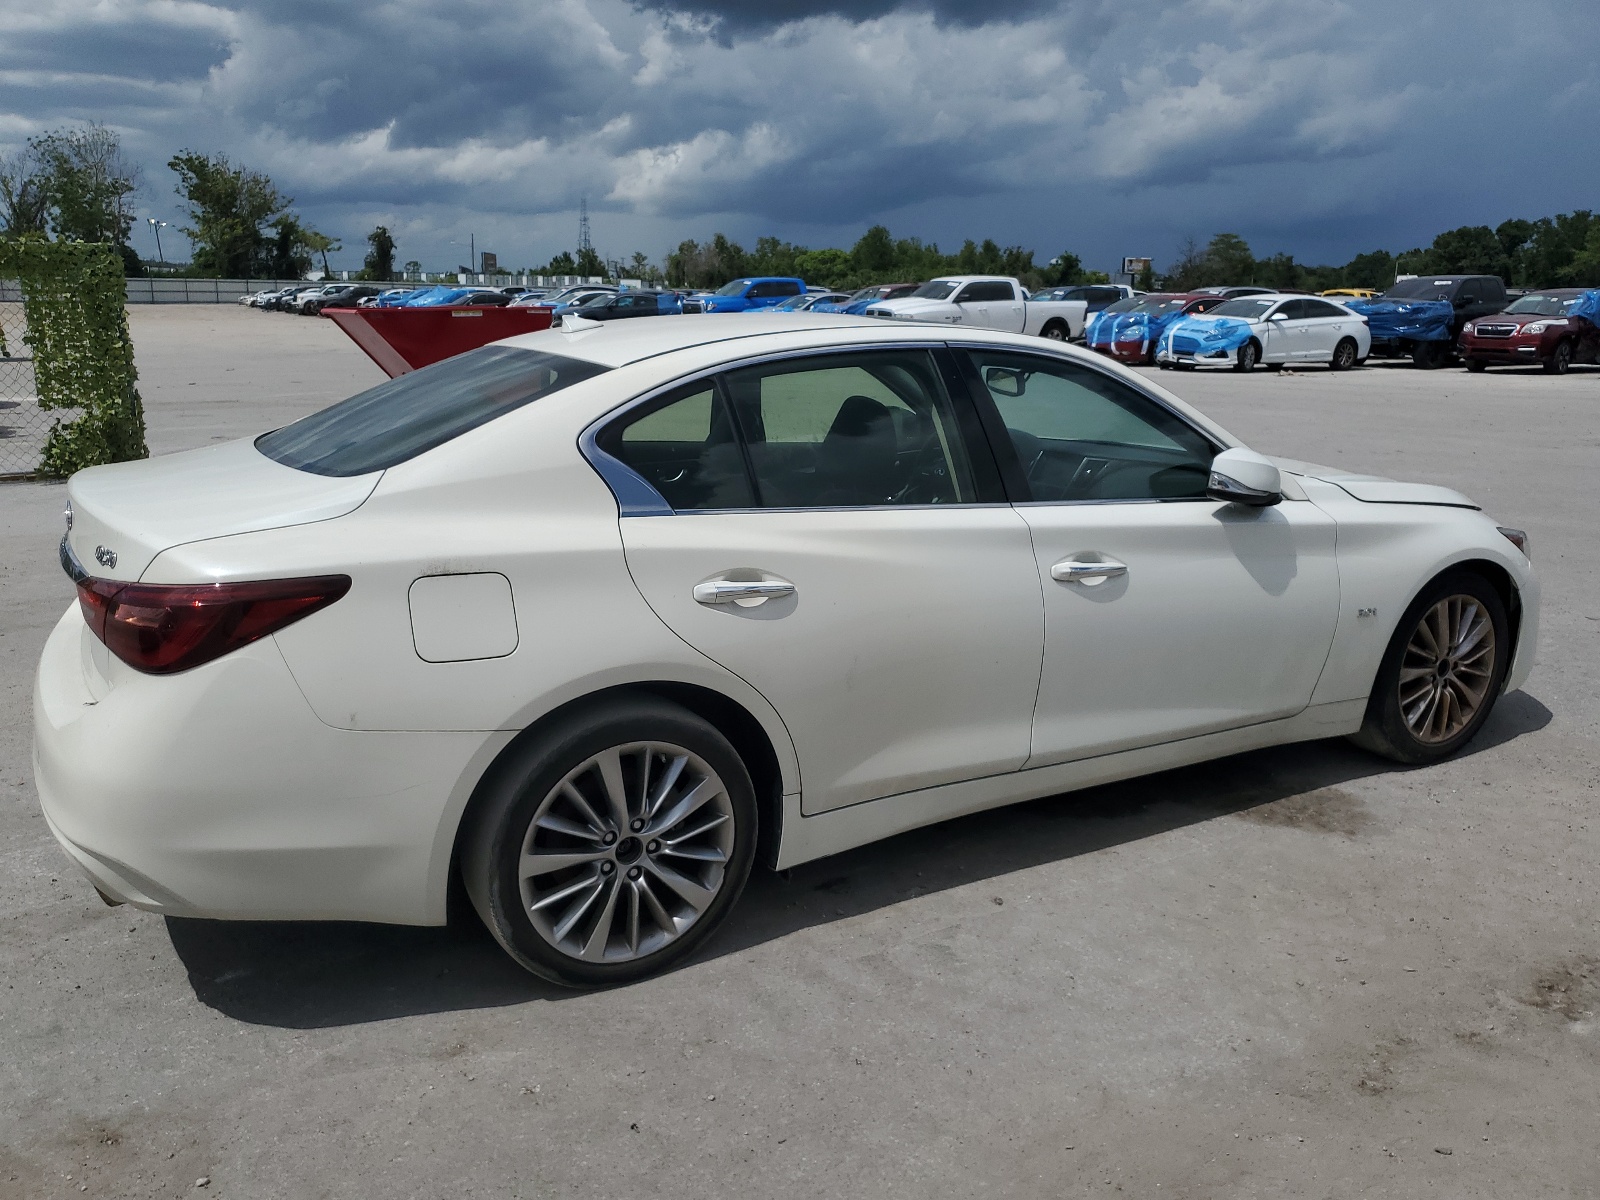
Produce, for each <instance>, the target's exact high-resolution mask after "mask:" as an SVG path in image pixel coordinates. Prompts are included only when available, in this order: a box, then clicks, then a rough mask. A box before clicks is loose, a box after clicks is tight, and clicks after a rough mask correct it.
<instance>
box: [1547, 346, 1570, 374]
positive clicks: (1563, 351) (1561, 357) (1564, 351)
mask: <svg viewBox="0 0 1600 1200" xmlns="http://www.w3.org/2000/svg"><path fill="white" fill-rule="evenodd" d="M1571 366H1572V343H1571V342H1562V343H1561V344H1560V345H1558V346H1557V347H1556V351H1555V353H1554V354H1552V355H1551V356H1550V357H1549V358H1547V359H1545V360H1544V369H1545V371H1547V372H1548V373H1549V374H1551V375H1565V374H1566V373H1567V370H1568V368H1569V367H1571Z"/></svg>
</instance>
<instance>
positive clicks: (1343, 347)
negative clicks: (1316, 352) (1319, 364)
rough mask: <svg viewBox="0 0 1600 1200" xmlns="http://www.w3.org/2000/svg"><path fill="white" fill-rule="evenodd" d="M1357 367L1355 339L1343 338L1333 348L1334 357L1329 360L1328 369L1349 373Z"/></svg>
mask: <svg viewBox="0 0 1600 1200" xmlns="http://www.w3.org/2000/svg"><path fill="white" fill-rule="evenodd" d="M1355 365H1356V343H1355V339H1354V338H1342V339H1340V341H1339V344H1338V345H1337V346H1335V347H1334V348H1333V357H1332V358H1331V359H1329V360H1328V367H1329V369H1330V370H1334V371H1348V370H1349V369H1350V368H1351V367H1353V366H1355Z"/></svg>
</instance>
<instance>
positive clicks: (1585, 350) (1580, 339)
mask: <svg viewBox="0 0 1600 1200" xmlns="http://www.w3.org/2000/svg"><path fill="white" fill-rule="evenodd" d="M1583 294H1584V289H1583V288H1546V289H1545V290H1543V291H1540V292H1529V293H1528V294H1527V295H1526V296H1523V297H1522V298H1520V299H1519V300H1517V301H1516V302H1515V303H1514V304H1510V305H1507V306H1506V310H1505V312H1502V313H1496V314H1495V315H1494V316H1492V317H1479V318H1477V319H1476V320H1473V321H1468V322H1467V323H1466V325H1465V326H1463V327H1462V330H1461V343H1460V349H1461V357H1462V358H1464V359H1466V360H1467V370H1469V371H1482V370H1484V369H1486V368H1487V367H1489V366H1490V365H1491V364H1492V365H1495V366H1508V365H1510V364H1512V363H1539V364H1540V365H1541V366H1543V367H1544V369H1545V370H1546V371H1549V372H1550V373H1551V374H1554V375H1565V374H1566V372H1567V368H1568V367H1570V366H1571V365H1572V364H1573V363H1592V362H1600V328H1596V327H1595V324H1594V322H1592V321H1590V320H1588V319H1587V318H1585V317H1569V316H1567V310H1568V309H1570V308H1571V307H1572V306H1573V305H1574V304H1576V303H1577V302H1578V299H1579V297H1581V296H1582V295H1583Z"/></svg>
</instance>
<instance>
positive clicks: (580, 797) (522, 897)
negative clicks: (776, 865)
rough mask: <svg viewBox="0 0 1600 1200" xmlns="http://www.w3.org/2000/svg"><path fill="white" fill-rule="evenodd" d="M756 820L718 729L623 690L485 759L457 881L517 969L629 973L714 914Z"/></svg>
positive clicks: (725, 899)
mask: <svg viewBox="0 0 1600 1200" xmlns="http://www.w3.org/2000/svg"><path fill="white" fill-rule="evenodd" d="M756 820H757V816H756V802H755V791H754V788H753V787H752V785H751V782H750V775H749V772H748V771H747V770H746V769H745V766H744V763H743V761H742V760H741V759H740V758H739V755H738V753H737V751H735V750H734V748H733V747H732V746H731V745H730V744H729V743H728V741H727V739H726V738H724V737H723V736H722V734H721V733H719V732H718V731H717V730H716V729H715V728H714V727H713V726H711V725H710V724H708V723H707V722H705V721H703V720H701V719H700V718H699V717H697V716H695V715H694V714H693V713H690V712H688V711H687V710H685V709H682V708H679V707H678V706H677V705H673V704H668V703H666V702H664V701H661V700H657V699H654V698H652V697H629V698H624V699H621V700H617V701H614V702H612V703H611V704H608V705H606V706H605V707H602V708H595V709H591V710H588V711H584V712H579V713H578V714H576V715H574V716H570V717H567V718H565V719H563V720H561V721H558V722H557V723H556V724H555V725H554V726H552V727H551V728H550V729H548V730H545V731H544V732H543V733H542V734H541V735H539V736H537V737H535V738H534V739H533V740H531V741H530V742H528V744H527V745H525V746H523V747H522V748H521V749H520V750H519V751H514V752H513V755H512V757H511V758H509V759H508V760H506V761H505V762H503V763H502V764H500V765H499V766H498V767H497V769H496V771H495V773H494V775H493V776H492V778H491V780H490V782H489V783H488V784H487V785H486V791H485V793H484V795H483V796H482V797H481V800H480V803H479V806H478V808H477V810H476V812H475V814H474V816H473V818H472V820H471V822H470V824H469V826H468V828H467V829H466V830H465V838H464V841H463V845H462V856H461V866H462V879H463V882H464V883H465V884H466V888H467V894H468V895H469V896H470V897H471V898H472V903H473V906H474V907H475V908H476V909H477V910H478V914H479V916H481V917H482V918H483V922H484V924H485V925H487V926H488V927H489V930H490V932H491V933H493V934H494V936H495V938H496V940H498V941H499V943H500V944H501V946H503V947H504V948H505V950H506V952H507V953H508V954H510V955H511V957H512V958H514V959H516V960H517V962H519V963H521V964H522V965H523V966H524V967H526V968H527V969H528V970H529V971H532V972H533V973H534V974H536V975H540V976H542V977H544V978H545V979H548V980H551V981H552V982H554V983H560V984H565V985H567V986H569V987H603V986H606V985H610V984H618V983H628V982H631V981H633V980H636V979H641V978H643V977H645V976H647V975H653V974H656V973H658V972H660V971H664V970H666V969H667V968H669V967H671V966H672V965H673V964H675V963H677V962H680V961H682V960H683V959H684V958H685V957H687V956H688V955H689V954H691V953H693V951H694V950H695V948H696V947H698V946H699V945H700V944H701V943H702V942H704V941H705V939H706V938H707V937H709V936H710V934H711V933H712V931H713V930H715V929H716V927H717V926H718V925H720V924H721V923H722V921H723V919H724V918H725V917H726V916H727V914H728V911H729V910H730V909H731V908H732V907H733V903H734V901H735V900H736V899H737V898H738V895H739V892H740V891H741V890H742V889H743V887H744V884H745V880H746V879H747V878H749V875H750V867H751V863H752V861H753V860H754V856H755V844H756Z"/></svg>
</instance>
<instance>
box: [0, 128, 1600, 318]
mask: <svg viewBox="0 0 1600 1200" xmlns="http://www.w3.org/2000/svg"><path fill="white" fill-rule="evenodd" d="M166 165H167V167H168V168H169V169H170V170H172V172H173V173H174V174H175V175H176V176H177V186H176V191H177V194H178V195H179V196H180V197H182V199H183V201H184V204H185V208H186V211H187V215H188V223H187V224H185V225H182V226H181V227H180V228H181V230H182V232H183V233H185V234H186V235H187V236H188V238H189V241H190V242H191V244H192V245H193V262H192V264H191V266H190V268H189V270H190V273H192V274H195V275H202V276H215V277H219V278H225V279H238V278H257V279H260V278H269V279H300V278H302V277H304V276H305V274H306V273H307V272H308V271H309V270H310V269H311V268H312V267H313V266H314V265H317V264H319V263H320V265H321V266H322V268H323V271H324V272H327V271H328V255H330V254H334V253H337V252H339V251H340V250H342V249H343V246H342V244H341V242H340V241H339V240H338V239H337V238H335V237H331V236H329V235H327V234H325V233H322V232H320V231H318V230H316V229H313V228H311V227H310V226H309V225H308V224H306V223H305V222H304V221H303V220H302V219H301V218H300V217H299V215H298V214H296V213H295V211H294V200H293V199H292V198H291V197H289V196H286V195H284V194H283V193H282V192H281V191H280V190H279V189H278V187H277V186H276V185H275V184H274V183H273V182H272V180H271V179H269V178H268V177H267V176H266V175H264V174H262V173H261V172H259V171H254V170H251V169H250V168H248V167H245V166H243V165H240V164H236V163H234V162H232V161H230V160H229V159H228V157H227V156H226V155H224V154H205V153H201V152H198V151H194V150H184V151H182V152H181V153H179V154H175V155H173V157H172V158H171V159H169V160H168V162H167V164H166ZM141 186H142V181H141V177H140V171H139V168H138V166H137V165H136V164H134V163H132V162H130V161H129V160H128V159H127V158H126V157H125V156H124V154H123V153H122V148H121V145H120V144H119V142H118V140H117V136H116V134H115V133H113V132H112V131H111V130H109V129H107V128H106V127H105V126H104V125H98V124H90V125H87V126H83V127H80V128H71V129H58V130H55V131H53V132H50V133H45V134H40V135H38V136H35V137H32V138H30V139H28V141H27V143H26V145H25V146H24V148H23V149H22V150H21V151H19V152H18V153H16V154H14V155H11V156H10V157H8V158H0V235H4V236H10V237H53V238H55V239H56V240H60V241H80V242H108V243H110V244H111V245H113V246H116V247H117V248H118V250H119V251H120V252H121V254H122V258H123V263H124V266H125V269H126V270H127V273H128V274H130V275H140V274H144V273H145V271H146V264H145V262H144V260H143V259H142V258H141V256H140V255H139V254H138V253H137V252H135V251H134V250H133V249H132V247H131V246H130V245H129V241H130V239H131V236H132V232H133V223H134V197H135V196H136V194H137V193H138V192H139V191H140V190H141ZM366 243H367V247H368V249H367V254H366V258H365V261H364V263H363V267H362V271H361V278H364V279H374V280H385V279H392V278H394V274H395V256H396V252H397V251H396V246H395V240H394V238H393V236H392V235H391V234H390V232H389V230H388V229H387V228H385V227H384V226H382V225H379V226H377V227H376V228H375V229H373V230H372V231H371V232H370V233H369V234H367V235H366ZM474 266H476V264H474ZM615 267H616V270H615V271H614V270H613V268H612V266H610V265H608V264H607V262H606V260H605V259H604V258H602V256H601V255H600V254H599V253H598V252H597V251H595V250H594V249H593V248H592V247H589V246H584V247H581V248H580V249H579V250H577V251H576V252H571V251H565V250H563V251H561V252H560V253H558V254H556V255H555V256H554V257H553V258H551V260H550V261H549V262H548V263H546V264H544V265H543V266H540V267H537V268H533V269H531V270H530V271H529V272H528V273H530V274H539V275H578V276H583V277H586V278H588V277H595V276H609V275H612V274H614V273H616V274H624V275H628V276H629V277H632V278H638V279H642V280H645V281H646V282H650V283H666V284H668V285H670V286H673V287H690V288H715V287H720V286H721V285H722V284H724V283H727V282H729V281H730V280H734V279H739V278H741V277H743V276H748V275H787V276H797V277H799V278H802V279H805V280H807V281H808V282H812V283H823V284H827V285H829V286H832V287H836V288H841V289H853V288H857V287H862V286H865V285H867V284H873V283H892V282H900V281H907V282H910V281H919V280H925V279H931V278H933V277H935V276H938V275H957V274H959V275H1011V276H1015V277H1016V278H1018V279H1020V280H1021V281H1022V283H1023V284H1024V286H1026V287H1029V288H1035V289H1036V288H1040V287H1053V286H1061V285H1068V284H1080V283H1097V282H1106V281H1107V278H1108V277H1107V276H1106V275H1105V274H1104V273H1102V272H1098V271H1088V270H1085V269H1084V267H1083V263H1082V260H1081V259H1080V258H1079V257H1078V256H1077V255H1075V254H1072V253H1070V252H1065V251H1064V252H1062V253H1061V254H1058V255H1056V256H1055V257H1054V258H1052V259H1051V260H1050V261H1049V262H1047V263H1043V264H1038V263H1035V262H1034V252H1033V251H1032V250H1027V249H1024V248H1023V247H1021V246H1000V245H998V244H997V243H996V242H995V241H993V240H992V239H985V240H984V241H982V242H974V241H972V240H968V241H966V242H964V243H963V244H962V246H961V249H960V250H959V251H957V252H956V253H954V254H945V253H944V252H942V251H941V250H940V249H939V247H938V245H937V244H936V243H933V242H923V241H922V240H921V239H919V238H914V237H911V238H896V237H894V236H893V235H892V234H891V233H890V232H889V230H888V228H887V227H885V226H883V225H874V226H873V227H872V228H870V229H868V230H867V231H866V233H864V234H863V235H862V236H861V237H860V239H859V240H857V241H856V243H855V244H854V245H853V246H851V247H850V249H848V250H843V249H839V248H836V247H823V248H812V247H807V246H802V245H798V244H796V243H793V242H786V241H783V240H782V239H781V238H777V237H762V238H758V239H756V243H755V247H754V248H753V249H751V250H746V249H745V248H744V247H742V246H740V245H739V244H738V243H737V242H734V241H732V240H731V239H729V238H728V237H727V236H725V235H724V234H721V233H716V234H713V235H712V237H711V239H710V240H709V241H706V242H699V241H695V240H687V241H683V242H680V243H679V244H678V246H677V248H676V249H675V250H672V251H671V252H670V253H668V254H667V256H666V260H665V263H664V265H663V267H660V268H658V267H657V266H656V265H655V264H653V263H652V262H651V261H650V259H649V257H648V256H647V255H645V254H644V253H642V252H636V253H635V254H634V255H633V257H632V259H631V260H630V261H629V262H627V263H626V264H623V263H618V264H615ZM405 270H406V271H408V272H413V273H415V272H419V271H420V270H421V264H420V263H419V262H417V261H415V260H412V261H410V262H407V263H406V264H405ZM1397 274H1410V275H1424V274H1441V275H1442V274H1467V275H1498V276H1500V277H1501V278H1502V279H1504V280H1505V281H1506V283H1507V284H1508V285H1509V286H1513V287H1558V286H1575V287H1600V215H1597V214H1595V213H1593V212H1590V211H1589V210H1587V209H1578V210H1576V211H1574V212H1570V213H1559V214H1557V215H1555V216H1551V217H1540V218H1538V219H1536V220H1524V219H1521V218H1514V219H1512V220H1507V221H1502V222H1501V223H1500V224H1499V225H1497V226H1495V227H1494V228H1490V227H1489V226H1487V225H1464V226H1462V227H1460V228H1459V229H1451V230H1447V231H1445V232H1444V233H1441V234H1439V235H1438V236H1437V237H1436V238H1434V239H1433V242H1432V244H1431V245H1429V246H1426V247H1414V248H1413V249H1410V250H1405V251H1402V252H1400V253H1391V252H1390V251H1388V250H1373V251H1369V252H1367V253H1364V254H1358V255H1356V256H1355V257H1354V258H1353V259H1351V260H1350V261H1349V262H1348V263H1345V264H1344V265H1343V266H1328V265H1323V266H1312V265H1309V264H1305V263H1299V262H1296V261H1295V258H1294V256H1293V255H1291V254H1283V253H1278V254H1272V255H1269V256H1267V257H1264V258H1257V257H1256V256H1255V254H1254V252H1253V251H1252V250H1251V249H1250V246H1249V244H1248V243H1247V242H1246V241H1245V240H1244V238H1242V237H1240V236H1239V235H1238V234H1236V233H1219V234H1216V235H1215V236H1214V237H1212V238H1211V240H1210V241H1209V242H1208V243H1207V244H1206V245H1205V246H1203V247H1202V246H1200V245H1198V244H1197V243H1196V242H1195V241H1194V240H1193V239H1190V240H1188V241H1186V242H1185V243H1184V245H1183V247H1182V249H1181V250H1180V251H1179V254H1178V257H1177V258H1176V260H1175V261H1174V262H1173V263H1172V265H1171V266H1170V267H1169V268H1168V269H1167V270H1166V271H1165V272H1163V273H1159V274H1158V273H1156V272H1154V271H1147V272H1145V274H1144V275H1143V276H1141V277H1140V278H1139V279H1137V280H1135V283H1136V284H1137V285H1138V286H1140V287H1142V288H1144V289H1146V290H1149V289H1152V288H1156V287H1161V288H1166V289H1170V290H1186V289H1189V288H1196V287H1207V286H1213V285H1218V284H1243V283H1254V284H1260V285H1263V286H1270V287H1283V288H1303V289H1305V290H1308V291H1322V290H1325V289H1328V288H1339V287H1361V288H1374V289H1377V290H1380V291H1381V290H1383V289H1384V288H1386V287H1388V286H1389V284H1391V283H1392V282H1393V281H1394V278H1395V276H1396V275H1397Z"/></svg>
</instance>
